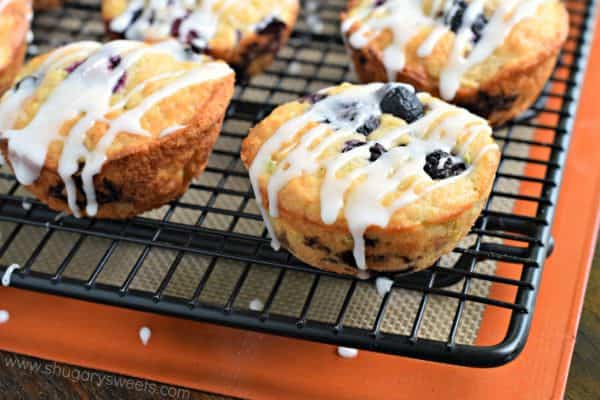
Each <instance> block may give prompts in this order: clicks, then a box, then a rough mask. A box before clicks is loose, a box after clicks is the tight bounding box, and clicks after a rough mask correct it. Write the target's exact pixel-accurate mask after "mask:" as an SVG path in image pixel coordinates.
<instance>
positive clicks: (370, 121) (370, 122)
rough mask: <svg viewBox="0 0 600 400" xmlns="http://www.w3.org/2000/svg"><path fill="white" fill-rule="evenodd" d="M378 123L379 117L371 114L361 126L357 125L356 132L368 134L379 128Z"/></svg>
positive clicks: (379, 122)
mask: <svg viewBox="0 0 600 400" xmlns="http://www.w3.org/2000/svg"><path fill="white" fill-rule="evenodd" d="M380 124H381V119H380V118H379V117H376V116H374V115H371V116H370V117H369V118H367V120H366V121H365V123H364V124H362V125H361V126H359V127H358V129H357V130H356V132H358V133H360V134H361V135H365V136H368V135H369V134H371V132H373V131H374V130H375V129H377V128H379V125H380Z"/></svg>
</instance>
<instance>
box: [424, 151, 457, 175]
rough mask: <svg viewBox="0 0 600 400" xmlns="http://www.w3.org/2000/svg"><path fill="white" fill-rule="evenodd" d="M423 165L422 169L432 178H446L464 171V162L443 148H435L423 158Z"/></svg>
mask: <svg viewBox="0 0 600 400" xmlns="http://www.w3.org/2000/svg"><path fill="white" fill-rule="evenodd" d="M425 162H426V163H425V167H423V169H424V170H425V172H427V175H429V176H430V177H431V179H433V180H439V179H446V178H450V177H452V176H457V175H460V174H462V173H463V172H465V171H466V169H467V167H466V165H465V163H464V162H462V161H458V160H457V158H456V157H453V156H452V155H450V154H449V153H447V152H445V151H443V150H436V151H434V152H433V153H430V154H428V155H427V157H426V158H425Z"/></svg>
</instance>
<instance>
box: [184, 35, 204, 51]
mask: <svg viewBox="0 0 600 400" xmlns="http://www.w3.org/2000/svg"><path fill="white" fill-rule="evenodd" d="M185 43H186V44H187V45H188V46H190V48H191V49H192V50H193V51H194V52H195V53H197V54H202V53H204V52H205V51H206V50H207V49H208V41H207V40H206V39H205V38H203V37H202V36H201V35H200V33H198V31H196V30H193V29H192V30H191V31H189V32H188V34H187V37H186V38H185Z"/></svg>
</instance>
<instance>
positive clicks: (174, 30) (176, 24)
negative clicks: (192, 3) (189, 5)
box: [171, 17, 185, 37]
mask: <svg viewBox="0 0 600 400" xmlns="http://www.w3.org/2000/svg"><path fill="white" fill-rule="evenodd" d="M184 19H185V18H184V17H179V18H175V20H174V21H173V23H172V24H171V36H173V37H179V29H180V28H181V23H182V22H183V20H184Z"/></svg>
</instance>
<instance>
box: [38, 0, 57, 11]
mask: <svg viewBox="0 0 600 400" xmlns="http://www.w3.org/2000/svg"><path fill="white" fill-rule="evenodd" d="M62 3H63V0H33V7H34V8H35V9H36V10H50V9H53V8H58V7H60V6H62Z"/></svg>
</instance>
